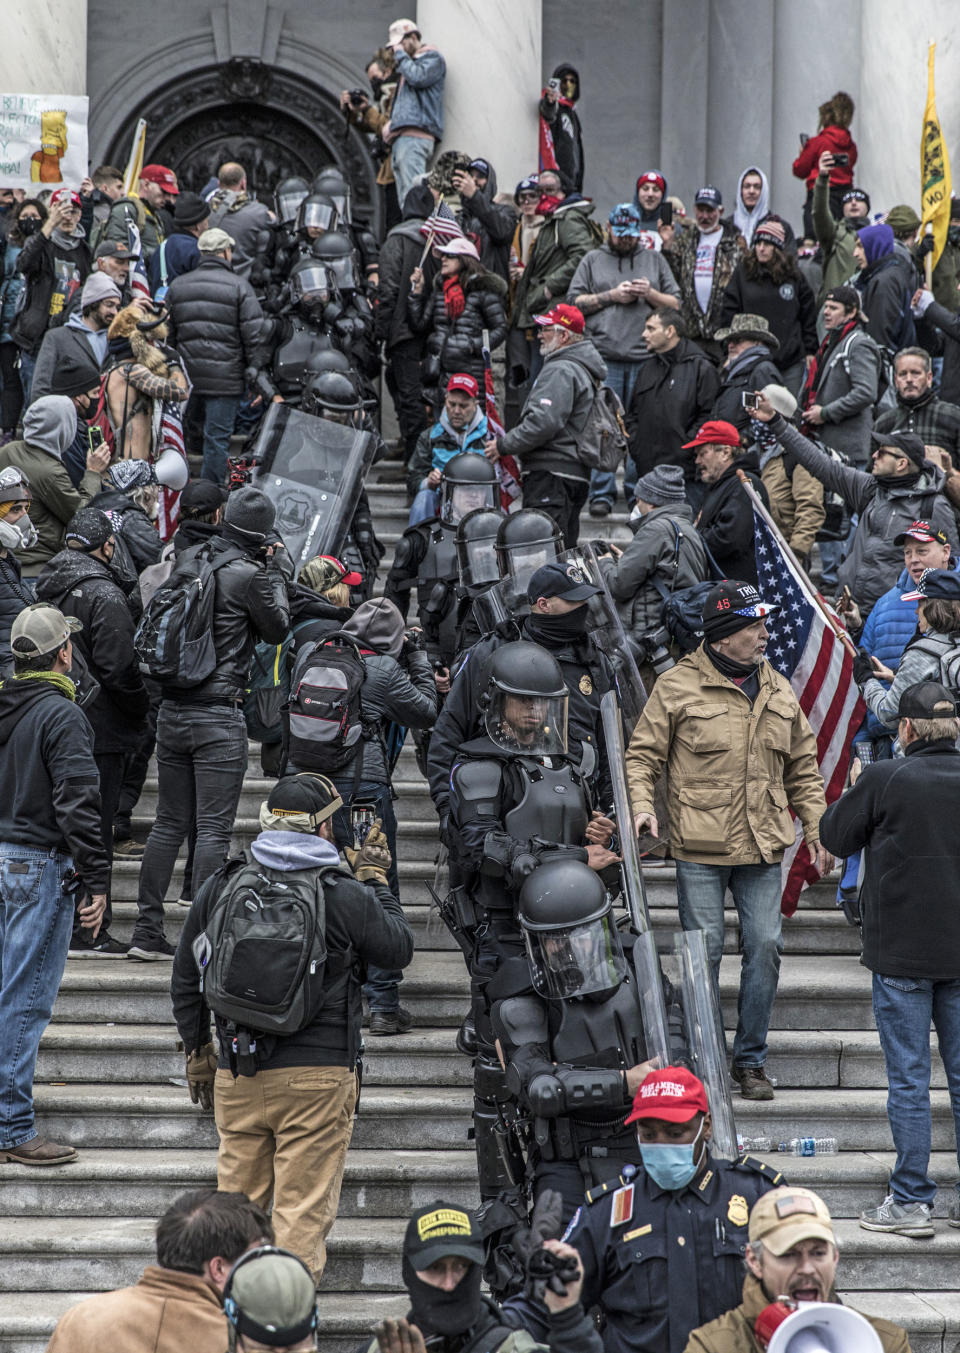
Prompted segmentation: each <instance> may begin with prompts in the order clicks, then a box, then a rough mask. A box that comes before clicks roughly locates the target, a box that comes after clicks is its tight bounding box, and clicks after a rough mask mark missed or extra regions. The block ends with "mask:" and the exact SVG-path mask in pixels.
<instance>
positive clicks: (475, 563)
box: [461, 538, 500, 587]
mask: <svg viewBox="0 0 960 1353" xmlns="http://www.w3.org/2000/svg"><path fill="white" fill-rule="evenodd" d="M465 548H466V552H467V569H466V571H465V573H464V577H463V579H462V580H461V581H463V582H464V583H465V584H466V585H469V586H471V587H479V586H481V585H482V584H483V583H495V582H496V581H497V579H498V578H499V577H500V571H499V569H498V568H497V556H496V555H495V554H494V551H493V541H492V540H491V539H489V538H488V539H486V540H468V541H467V542H466V545H465Z"/></svg>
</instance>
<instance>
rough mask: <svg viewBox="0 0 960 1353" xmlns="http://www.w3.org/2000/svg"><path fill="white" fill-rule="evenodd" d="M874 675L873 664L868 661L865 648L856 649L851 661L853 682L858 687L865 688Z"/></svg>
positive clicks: (868, 656) (868, 657) (868, 655)
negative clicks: (855, 654)
mask: <svg viewBox="0 0 960 1353" xmlns="http://www.w3.org/2000/svg"><path fill="white" fill-rule="evenodd" d="M876 675H877V674H876V672H875V671H874V670H873V663H872V662H871V661H870V654H869V653H868V652H867V650H866V649H865V648H858V649H857V656H856V657H855V658H854V660H853V679H854V681H855V682H856V683H857V685H858V686H865V685H866V683H867V682H868V681H870V680H871V678H873V677H875V676H876Z"/></svg>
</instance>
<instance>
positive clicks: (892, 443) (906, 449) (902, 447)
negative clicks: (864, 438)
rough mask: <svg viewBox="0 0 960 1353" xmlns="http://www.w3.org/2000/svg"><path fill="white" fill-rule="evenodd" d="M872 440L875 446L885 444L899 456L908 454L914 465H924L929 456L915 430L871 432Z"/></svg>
mask: <svg viewBox="0 0 960 1353" xmlns="http://www.w3.org/2000/svg"><path fill="white" fill-rule="evenodd" d="M870 440H871V441H872V442H873V444H874V446H877V447H881V446H885V447H888V448H889V449H890V450H892V451H896V453H897V455H898V456H906V457H907V459H908V460H912V461H913V463H914V465H922V464H923V462H924V461H925V460H926V458H927V448H926V447H925V446H924V444H923V440H922V439H921V438H920V437H918V436H917V434H916V433H915V432H871V433H870Z"/></svg>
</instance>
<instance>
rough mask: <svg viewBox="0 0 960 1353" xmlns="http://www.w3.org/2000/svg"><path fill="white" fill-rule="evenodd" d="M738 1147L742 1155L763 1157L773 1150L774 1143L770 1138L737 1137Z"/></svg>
mask: <svg viewBox="0 0 960 1353" xmlns="http://www.w3.org/2000/svg"><path fill="white" fill-rule="evenodd" d="M737 1145H738V1147H739V1148H740V1153H741V1155H743V1154H746V1155H751V1156H755V1155H763V1154H765V1153H766V1152H768V1151H772V1150H773V1143H772V1142H771V1141H770V1138H769V1137H762V1136H761V1137H741V1136H740V1135H739V1134H738V1136H737Z"/></svg>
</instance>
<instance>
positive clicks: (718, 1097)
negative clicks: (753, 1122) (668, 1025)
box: [673, 930, 739, 1160]
mask: <svg viewBox="0 0 960 1353" xmlns="http://www.w3.org/2000/svg"><path fill="white" fill-rule="evenodd" d="M673 944H674V953H675V955H676V958H677V962H678V964H679V968H680V989H681V993H682V997H683V1024H684V1032H685V1034H686V1041H687V1048H688V1050H689V1053H690V1059H691V1061H692V1062H693V1069H694V1071H695V1072H696V1073H697V1075H698V1076H699V1077H700V1079H701V1080H702V1081H703V1084H704V1086H705V1088H706V1091H707V1103H708V1104H709V1105H710V1117H711V1120H712V1122H713V1136H712V1138H711V1140H710V1150H711V1152H712V1153H713V1155H715V1156H720V1157H722V1158H723V1159H724V1160H736V1158H737V1156H738V1154H739V1152H738V1151H737V1129H736V1125H735V1123H734V1120H733V1103H732V1100H731V1098H730V1077H729V1074H728V1072H727V1050H726V1043H725V1041H724V1036H723V1017H722V1015H721V1013H720V998H719V995H718V993H717V984H716V982H715V981H714V978H713V971H712V969H711V966H710V960H709V959H708V958H707V942H706V935H705V934H704V932H703V931H702V930H685V931H683V932H680V933H677V934H675V935H674V937H673Z"/></svg>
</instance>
